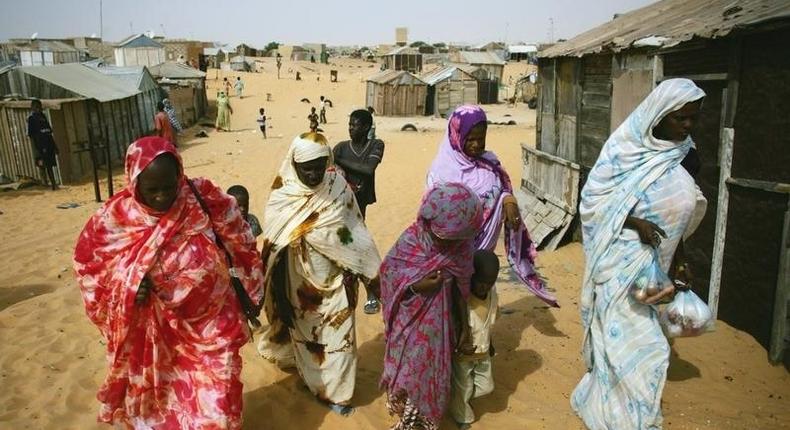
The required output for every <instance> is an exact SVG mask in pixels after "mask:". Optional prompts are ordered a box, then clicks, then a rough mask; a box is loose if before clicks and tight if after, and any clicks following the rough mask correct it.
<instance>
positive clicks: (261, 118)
mask: <svg viewBox="0 0 790 430" xmlns="http://www.w3.org/2000/svg"><path fill="white" fill-rule="evenodd" d="M258 113H259V115H258V120H257V121H258V127H259V128H260V129H261V133H262V134H263V138H264V139H266V111H265V110H264V109H263V108H260V109H259V110H258Z"/></svg>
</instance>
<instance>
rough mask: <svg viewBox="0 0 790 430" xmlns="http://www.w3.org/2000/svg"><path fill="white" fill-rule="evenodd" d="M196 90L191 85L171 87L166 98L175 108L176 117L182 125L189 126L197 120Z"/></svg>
mask: <svg viewBox="0 0 790 430" xmlns="http://www.w3.org/2000/svg"><path fill="white" fill-rule="evenodd" d="M197 96H198V91H197V90H196V89H195V88H192V87H171V88H170V89H169V91H168V94H167V98H168V100H170V102H171V103H172V104H173V108H175V110H176V117H177V118H178V120H179V121H180V122H181V125H183V126H184V127H189V126H191V125H192V124H194V123H195V122H197V119H198V118H199V117H198V113H197V104H198V101H197V100H196V99H197Z"/></svg>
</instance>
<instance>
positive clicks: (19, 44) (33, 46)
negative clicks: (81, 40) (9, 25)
mask: <svg viewBox="0 0 790 430" xmlns="http://www.w3.org/2000/svg"><path fill="white" fill-rule="evenodd" d="M11 45H13V46H14V47H15V48H16V49H18V50H22V51H46V52H79V50H78V49H77V48H75V47H73V46H71V45H69V44H67V43H64V42H61V41H59V40H45V39H33V40H29V41H24V42H23V41H20V40H13V41H11Z"/></svg>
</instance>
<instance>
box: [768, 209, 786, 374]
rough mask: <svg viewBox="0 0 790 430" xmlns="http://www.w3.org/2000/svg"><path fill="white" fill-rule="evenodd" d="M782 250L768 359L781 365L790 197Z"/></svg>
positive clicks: (784, 319) (784, 323)
mask: <svg viewBox="0 0 790 430" xmlns="http://www.w3.org/2000/svg"><path fill="white" fill-rule="evenodd" d="M781 246H782V248H781V249H780V251H779V272H778V276H777V279H776V295H775V298H774V318H773V322H772V325H771V342H770V349H769V350H768V358H769V360H771V362H772V363H779V362H780V361H782V358H783V356H784V353H785V349H786V346H787V345H786V343H785V339H786V338H787V335H788V326H787V316H788V315H787V304H788V300H790V252H788V249H787V248H790V197H789V198H788V208H787V212H785V224H784V228H783V229H782V243H781Z"/></svg>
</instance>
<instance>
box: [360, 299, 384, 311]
mask: <svg viewBox="0 0 790 430" xmlns="http://www.w3.org/2000/svg"><path fill="white" fill-rule="evenodd" d="M380 309H381V304H380V303H379V301H378V300H376V299H368V301H367V302H365V307H364V310H365V313H366V314H368V315H373V314H376V313H378V312H379V310H380Z"/></svg>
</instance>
